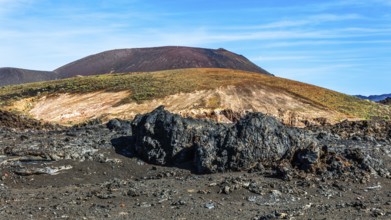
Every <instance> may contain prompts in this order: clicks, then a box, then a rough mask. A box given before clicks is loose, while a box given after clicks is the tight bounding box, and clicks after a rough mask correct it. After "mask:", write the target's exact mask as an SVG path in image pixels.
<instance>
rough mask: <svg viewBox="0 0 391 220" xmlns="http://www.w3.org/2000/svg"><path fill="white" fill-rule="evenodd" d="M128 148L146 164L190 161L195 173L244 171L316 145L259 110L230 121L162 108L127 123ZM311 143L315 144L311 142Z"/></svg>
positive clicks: (299, 132)
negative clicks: (187, 115) (130, 140)
mask: <svg viewBox="0 0 391 220" xmlns="http://www.w3.org/2000/svg"><path fill="white" fill-rule="evenodd" d="M132 133H133V140H134V142H133V144H132V146H133V150H134V151H135V152H136V154H137V155H138V156H139V157H141V158H142V159H144V160H145V161H147V162H150V163H154V164H159V165H170V164H179V163H183V162H189V161H190V162H192V163H193V165H194V167H195V169H196V171H197V172H199V173H214V172H223V171H230V170H232V171H239V170H247V169H250V168H252V167H254V166H256V165H257V164H258V163H261V164H272V163H273V162H276V161H278V160H281V159H283V158H286V157H292V155H293V153H294V151H295V150H296V149H300V148H305V147H307V146H309V145H311V144H312V145H313V143H316V139H315V138H313V137H312V136H310V135H308V134H307V133H306V131H304V130H300V129H297V128H291V127H286V126H284V125H282V124H281V123H280V122H278V121H277V120H276V119H274V118H272V117H270V116H267V115H264V114H262V113H249V114H248V115H247V116H246V117H245V118H243V119H241V120H239V121H238V122H237V123H235V124H233V125H225V124H219V123H215V122H211V121H206V120H199V119H190V118H182V117H180V116H179V115H176V114H172V113H170V112H168V111H166V110H164V107H162V106H161V107H159V108H157V109H155V110H154V111H153V112H151V113H148V114H145V115H138V116H136V118H135V119H134V120H133V122H132ZM315 145H316V144H315Z"/></svg>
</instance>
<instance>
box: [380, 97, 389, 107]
mask: <svg viewBox="0 0 391 220" xmlns="http://www.w3.org/2000/svg"><path fill="white" fill-rule="evenodd" d="M380 103H382V104H384V105H391V97H388V98H386V99H384V100H381V101H380Z"/></svg>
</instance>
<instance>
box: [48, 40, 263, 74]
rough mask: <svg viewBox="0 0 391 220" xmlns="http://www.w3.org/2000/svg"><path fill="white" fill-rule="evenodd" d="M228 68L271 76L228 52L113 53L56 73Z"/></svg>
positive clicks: (141, 50)
mask: <svg viewBox="0 0 391 220" xmlns="http://www.w3.org/2000/svg"><path fill="white" fill-rule="evenodd" d="M200 67H202V68H227V69H237V70H245V71H250V72H257V73H263V74H270V73H268V72H267V71H266V70H264V69H262V68H260V67H258V66H257V65H255V64H254V63H252V62H251V61H249V60H248V59H247V58H245V57H244V56H241V55H238V54H235V53H232V52H230V51H227V50H224V49H217V50H213V49H204V48H193V47H176V46H170V47H153V48H135V49H118V50H110V51H105V52H102V53H98V54H95V55H91V56H88V57H85V58H82V59H80V60H77V61H75V62H72V63H69V64H67V65H65V66H62V67H60V68H58V69H56V70H55V72H56V73H58V74H59V75H60V76H61V77H62V78H68V77H72V76H76V75H97V74H104V73H110V72H116V73H119V72H149V71H159V70H171V69H183V68H200Z"/></svg>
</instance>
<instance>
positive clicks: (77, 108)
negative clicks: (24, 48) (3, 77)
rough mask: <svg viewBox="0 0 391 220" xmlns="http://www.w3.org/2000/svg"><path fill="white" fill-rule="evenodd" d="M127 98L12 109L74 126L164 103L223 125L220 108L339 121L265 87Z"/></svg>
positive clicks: (59, 100)
mask: <svg viewBox="0 0 391 220" xmlns="http://www.w3.org/2000/svg"><path fill="white" fill-rule="evenodd" d="M128 96H129V92H128V91H122V92H115V93H114V92H94V93H87V94H59V95H57V96H50V97H47V96H43V97H41V98H39V99H35V100H32V99H24V100H21V101H18V102H16V103H15V104H14V106H13V107H14V108H16V109H17V110H21V111H27V112H28V114H30V115H32V116H33V117H34V118H36V119H40V120H44V121H49V122H56V123H60V124H73V123H79V122H83V121H85V120H88V119H93V118H98V117H100V118H104V119H110V118H114V117H117V118H124V119H132V118H133V117H134V116H135V115H136V114H139V113H145V112H149V111H152V110H153V109H155V108H156V107H158V106H159V105H165V106H166V109H168V110H169V111H172V112H175V113H179V114H181V115H182V116H191V117H198V118H202V117H212V118H214V119H216V120H218V121H223V122H224V121H225V122H228V121H229V119H228V118H227V117H226V114H225V115H224V114H221V112H222V111H223V110H230V111H232V112H233V113H234V114H236V115H243V114H245V113H246V112H254V111H257V112H263V113H267V114H270V115H273V116H276V117H278V118H280V119H281V120H282V121H283V122H284V123H285V124H289V125H295V126H302V125H303V121H305V120H309V121H314V119H316V118H320V117H323V118H327V120H328V121H329V122H336V121H337V120H338V119H339V118H342V117H343V115H341V114H340V113H338V112H335V111H330V110H326V109H324V108H322V107H321V106H318V107H317V105H315V104H314V103H309V102H308V101H306V100H304V99H301V98H298V97H293V96H292V95H291V94H288V93H285V92H279V93H276V92H274V93H270V92H269V91H268V90H267V88H263V87H260V86H253V87H249V88H245V89H243V88H238V87H234V86H228V87H221V88H218V89H214V90H202V91H196V92H193V93H179V94H175V95H171V96H167V97H165V98H161V99H155V100H152V101H145V102H143V103H136V102H131V103H127V104H122V105H119V104H118V103H120V102H121V100H123V99H125V98H126V97H128ZM345 117H346V116H345Z"/></svg>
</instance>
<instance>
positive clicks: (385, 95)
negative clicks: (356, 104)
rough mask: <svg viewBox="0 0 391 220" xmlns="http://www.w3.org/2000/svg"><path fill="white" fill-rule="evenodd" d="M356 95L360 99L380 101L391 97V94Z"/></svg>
mask: <svg viewBox="0 0 391 220" xmlns="http://www.w3.org/2000/svg"><path fill="white" fill-rule="evenodd" d="M356 97H358V98H360V99H368V100H371V101H374V102H379V101H382V100H385V99H386V98H389V97H391V94H383V95H370V96H363V95H356Z"/></svg>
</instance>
